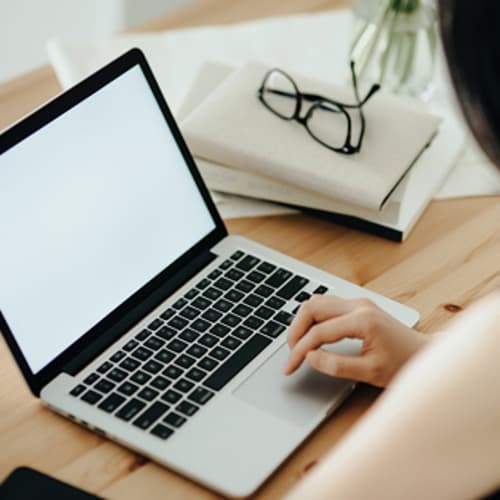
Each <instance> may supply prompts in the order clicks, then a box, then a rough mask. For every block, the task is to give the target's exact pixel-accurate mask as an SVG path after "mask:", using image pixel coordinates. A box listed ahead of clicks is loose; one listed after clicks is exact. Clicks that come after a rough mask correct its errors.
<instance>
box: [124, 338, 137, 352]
mask: <svg viewBox="0 0 500 500" xmlns="http://www.w3.org/2000/svg"><path fill="white" fill-rule="evenodd" d="M138 345H139V342H137V340H134V339H131V340H129V341H128V342H127V343H126V344H125V345H124V346H123V350H124V351H127V352H130V351H133V350H134V349H135V348H136V347H137V346H138Z"/></svg>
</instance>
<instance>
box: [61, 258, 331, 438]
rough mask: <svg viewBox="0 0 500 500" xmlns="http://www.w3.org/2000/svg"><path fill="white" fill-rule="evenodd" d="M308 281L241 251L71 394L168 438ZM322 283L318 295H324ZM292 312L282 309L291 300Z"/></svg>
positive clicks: (271, 331)
mask: <svg viewBox="0 0 500 500" xmlns="http://www.w3.org/2000/svg"><path fill="white" fill-rule="evenodd" d="M308 284H309V280H308V279H307V278H304V277H302V276H299V275H296V274H294V273H292V272H291V271H288V270H287V269H284V268H280V267H278V266H276V265H274V264H271V263H270V262H266V261H265V260H261V259H259V258H258V257H255V256H254V255H250V254H248V253H244V252H242V251H240V250H238V251H236V252H235V253H234V254H233V255H231V257H230V258H229V259H227V260H225V261H223V262H222V263H221V264H220V265H219V266H218V267H217V268H216V269H214V270H212V271H211V272H209V273H208V274H207V276H206V277H205V278H203V279H201V280H200V281H199V282H198V283H197V284H196V285H195V286H194V287H193V288H191V289H190V290H189V291H188V292H186V293H185V294H184V296H183V297H181V298H179V299H177V301H176V302H174V304H173V305H171V306H169V307H168V308H167V309H166V310H165V311H163V312H162V313H161V314H160V315H159V316H158V317H157V318H155V319H154V320H152V321H151V322H150V323H149V324H148V326H147V327H146V328H144V329H142V330H141V331H140V332H139V333H137V334H136V335H135V337H134V338H132V339H130V340H129V341H128V342H127V343H126V344H124V345H123V346H122V347H121V348H120V349H119V350H117V351H116V352H114V353H113V354H112V355H111V356H110V357H109V359H108V360H107V361H105V362H104V363H102V364H101V365H100V366H99V367H98V368H97V369H96V370H95V371H94V372H93V373H91V374H90V375H88V376H87V377H86V378H85V379H84V380H83V381H82V382H80V383H79V384H78V385H77V386H75V387H74V388H73V389H72V390H71V391H70V394H71V395H72V396H74V397H78V398H80V399H81V400H83V401H85V402H86V403H88V404H90V405H96V406H97V408H99V409H100V410H102V411H104V412H107V413H110V414H114V415H115V416H116V417H117V418H119V419H121V420H124V421H126V422H130V423H131V424H132V425H134V426H136V427H138V428H140V429H143V430H145V431H148V432H150V433H151V434H153V435H155V436H157V437H158V438H161V439H167V438H168V437H169V436H171V435H172V434H173V432H174V431H175V430H176V429H178V428H179V427H181V426H182V425H183V424H184V423H185V422H186V420H187V419H188V418H189V417H192V416H193V415H194V414H195V413H196V412H197V411H198V410H199V409H200V407H202V406H203V405H204V404H205V403H207V402H208V401H209V400H210V399H211V398H212V397H213V396H214V394H215V393H216V392H217V391H220V390H221V389H222V388H223V387H224V386H225V385H226V384H227V383H228V382H229V381H230V380H231V379H232V378H233V377H234V376H235V375H237V374H238V373H239V372H240V371H241V370H242V369H243V368H244V367H245V366H246V365H247V364H248V363H249V362H250V361H252V360H253V359H254V358H255V357H256V356H257V355H258V354H259V353H260V352H261V351H262V350H264V349H265V348H266V347H267V346H268V345H269V344H271V343H272V342H273V341H274V340H275V339H277V338H278V337H279V336H280V335H281V334H283V332H285V330H286V329H287V327H288V325H289V324H290V322H291V321H292V319H293V317H294V314H295V313H296V311H297V309H298V308H299V307H300V303H301V302H303V301H304V300H307V299H308V298H309V297H310V296H311V295H310V293H308V292H306V291H305V290H304V288H305V287H306V285H308ZM327 291H328V288H327V287H325V286H323V285H320V286H318V287H317V288H316V289H315V290H314V291H313V293H320V294H324V293H326V292H327ZM290 299H294V301H295V302H296V303H297V305H296V306H295V308H294V310H293V313H289V312H287V311H285V310H283V307H284V306H285V304H286V303H287V302H288V300H290Z"/></svg>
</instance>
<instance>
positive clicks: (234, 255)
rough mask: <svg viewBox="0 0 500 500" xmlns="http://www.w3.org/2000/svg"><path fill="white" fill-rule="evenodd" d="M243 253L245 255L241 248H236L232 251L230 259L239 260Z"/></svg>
mask: <svg viewBox="0 0 500 500" xmlns="http://www.w3.org/2000/svg"><path fill="white" fill-rule="evenodd" d="M243 255H245V254H244V253H243V252H242V251H241V250H236V252H234V253H233V255H231V259H232V260H240V259H241V258H242V257H243Z"/></svg>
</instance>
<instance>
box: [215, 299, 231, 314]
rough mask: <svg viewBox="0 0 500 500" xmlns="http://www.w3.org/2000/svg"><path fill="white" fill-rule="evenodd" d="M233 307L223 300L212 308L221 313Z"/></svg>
mask: <svg viewBox="0 0 500 500" xmlns="http://www.w3.org/2000/svg"><path fill="white" fill-rule="evenodd" d="M232 307H233V303H232V302H229V301H228V300H225V299H220V300H219V301H217V302H216V303H215V304H214V308H215V309H217V310H219V311H222V312H227V311H229V310H230V309H231V308H232Z"/></svg>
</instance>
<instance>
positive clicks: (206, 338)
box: [199, 333, 217, 347]
mask: <svg viewBox="0 0 500 500" xmlns="http://www.w3.org/2000/svg"><path fill="white" fill-rule="evenodd" d="M199 342H200V344H202V345H204V346H205V347H213V346H214V345H215V344H217V337H214V336H213V335H210V334H209V333H206V334H205V335H203V337H201V339H200V340H199Z"/></svg>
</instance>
